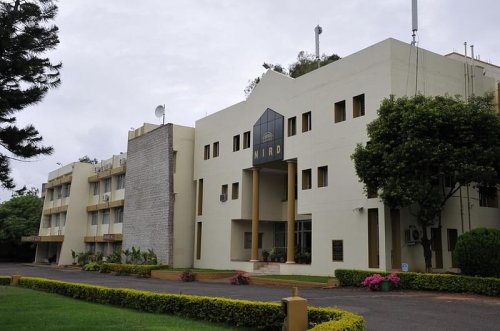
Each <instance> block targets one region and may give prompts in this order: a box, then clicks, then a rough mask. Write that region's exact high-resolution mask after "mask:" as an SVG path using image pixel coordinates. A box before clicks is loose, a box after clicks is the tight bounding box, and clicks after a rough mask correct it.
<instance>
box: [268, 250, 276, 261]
mask: <svg viewBox="0 0 500 331" xmlns="http://www.w3.org/2000/svg"><path fill="white" fill-rule="evenodd" d="M269 258H270V259H271V262H275V261H276V247H273V248H272V249H271V252H269Z"/></svg>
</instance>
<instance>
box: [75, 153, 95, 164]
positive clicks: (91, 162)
mask: <svg viewBox="0 0 500 331" xmlns="http://www.w3.org/2000/svg"><path fill="white" fill-rule="evenodd" d="M78 162H83V163H90V164H97V163H99V161H97V159H96V158H93V159H91V158H90V156H88V155H84V156H82V157H81V158H79V159H78Z"/></svg>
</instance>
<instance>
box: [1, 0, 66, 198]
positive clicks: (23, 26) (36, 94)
mask: <svg viewBox="0 0 500 331" xmlns="http://www.w3.org/2000/svg"><path fill="white" fill-rule="evenodd" d="M56 13H57V6H56V5H55V4H54V3H53V1H52V0H12V1H1V2H0V146H2V147H3V148H4V150H5V151H3V152H1V153H0V183H1V185H2V186H3V187H4V188H7V189H13V188H14V186H15V185H14V181H13V179H12V178H11V176H10V160H24V159H30V158H33V157H35V156H38V155H47V154H51V153H52V147H45V146H41V145H40V143H41V141H42V137H41V136H40V134H39V133H38V131H37V130H36V129H35V127H34V126H33V125H28V126H26V127H24V128H19V127H17V126H16V118H15V117H14V114H15V113H16V112H18V111H21V110H23V109H24V108H26V107H28V106H32V105H35V104H36V103H38V102H40V101H41V100H42V99H43V97H44V96H45V94H46V93H47V91H48V90H49V88H53V87H57V86H58V85H59V84H60V82H61V81H60V79H59V70H60V69H61V66H62V65H61V64H60V63H59V64H53V63H51V62H50V60H49V59H48V58H46V57H44V54H45V53H46V51H48V50H51V49H54V48H55V47H56V46H57V44H58V43H59V39H58V37H57V32H58V28H57V27H56V26H55V25H52V24H50V22H51V21H52V20H53V19H54V17H55V16H56Z"/></svg>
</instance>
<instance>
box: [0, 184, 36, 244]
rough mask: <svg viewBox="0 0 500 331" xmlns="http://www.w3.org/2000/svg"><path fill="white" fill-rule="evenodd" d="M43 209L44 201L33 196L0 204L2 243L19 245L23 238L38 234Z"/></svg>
mask: <svg viewBox="0 0 500 331" xmlns="http://www.w3.org/2000/svg"><path fill="white" fill-rule="evenodd" d="M42 208H43V201H42V199H41V198H39V197H38V196H36V195H32V194H27V195H21V196H14V197H13V198H12V199H10V200H8V201H5V202H3V203H2V204H0V242H2V243H10V244H16V245H17V244H19V243H20V241H21V237H22V236H30V235H34V234H38V228H39V225H40V218H41V216H42Z"/></svg>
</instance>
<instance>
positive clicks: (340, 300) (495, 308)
mask: <svg viewBox="0 0 500 331" xmlns="http://www.w3.org/2000/svg"><path fill="white" fill-rule="evenodd" d="M16 272H17V273H20V274H21V275H25V276H39V277H46V278H51V279H58V280H63V281H68V282H79V283H88V284H96V285H103V286H108V287H122V288H134V289H140V290H147V291H154V292H165V293H178V294H193V295H207V296H219V297H221V296H222V297H227V298H237V299H249V300H261V301H275V302H279V301H281V298H284V297H288V296H290V293H291V291H290V289H289V288H285V287H277V286H258V285H249V286H234V285H229V284H226V283H220V282H192V283H182V282H180V281H166V280H158V279H144V278H135V277H131V276H128V277H125V276H113V275H109V274H100V273H97V272H84V271H80V270H77V269H61V268H54V267H48V266H33V265H26V264H13V263H3V264H2V263H0V275H13V274H15V273H16ZM299 295H300V296H302V297H304V298H306V299H307V300H308V301H309V304H310V305H314V306H337V307H339V308H342V309H346V310H349V311H352V312H355V313H358V314H361V315H362V316H363V317H364V318H365V319H366V323H367V329H368V330H426V331H429V330H436V331H437V330H500V298H491V297H485V296H477V295H462V294H448V293H436V292H418V291H392V292H385V293H382V292H370V291H367V290H366V289H364V288H335V289H300V293H299Z"/></svg>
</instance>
